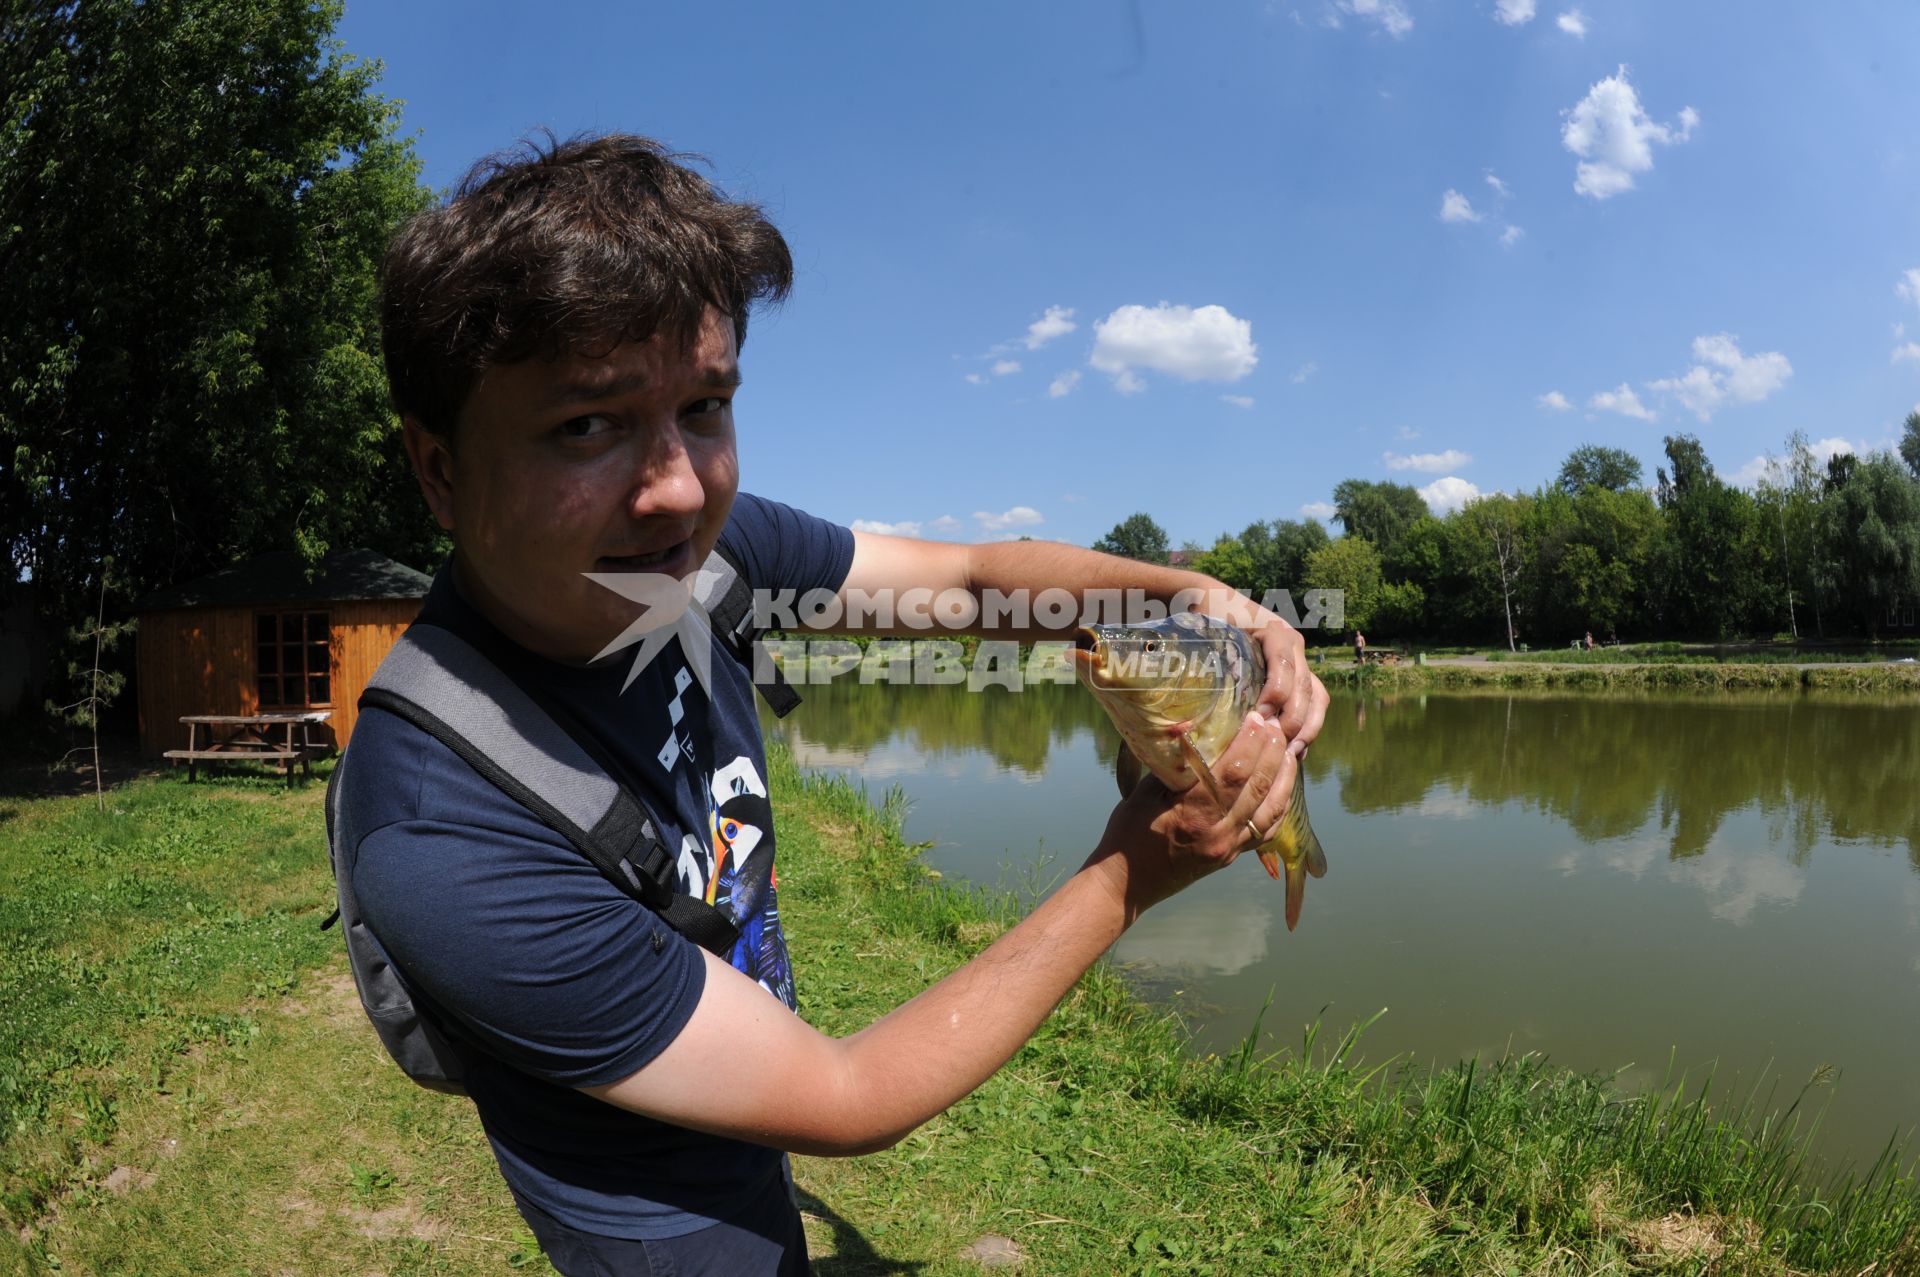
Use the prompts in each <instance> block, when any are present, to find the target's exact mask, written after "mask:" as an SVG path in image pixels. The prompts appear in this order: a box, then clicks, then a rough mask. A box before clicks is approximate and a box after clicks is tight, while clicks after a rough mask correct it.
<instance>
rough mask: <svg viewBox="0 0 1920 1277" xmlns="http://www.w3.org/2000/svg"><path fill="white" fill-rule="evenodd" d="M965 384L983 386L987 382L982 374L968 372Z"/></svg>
mask: <svg viewBox="0 0 1920 1277" xmlns="http://www.w3.org/2000/svg"><path fill="white" fill-rule="evenodd" d="M967 384H968V385H970V386H984V385H986V384H987V379H986V377H985V375H984V374H981V373H977V372H970V373H968V374H967Z"/></svg>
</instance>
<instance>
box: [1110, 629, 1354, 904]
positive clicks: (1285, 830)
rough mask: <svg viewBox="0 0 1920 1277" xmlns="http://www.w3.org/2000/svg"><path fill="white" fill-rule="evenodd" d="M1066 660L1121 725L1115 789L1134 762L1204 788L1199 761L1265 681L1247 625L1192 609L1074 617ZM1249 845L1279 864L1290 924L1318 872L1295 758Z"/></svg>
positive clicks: (1205, 773) (1125, 783) (1173, 784)
mask: <svg viewBox="0 0 1920 1277" xmlns="http://www.w3.org/2000/svg"><path fill="white" fill-rule="evenodd" d="M1074 667H1075V669H1076V671H1077V672H1078V673H1079V675H1080V681H1081V682H1083V683H1085V684H1086V685H1087V690H1089V691H1091V692H1092V693H1093V696H1094V699H1095V700H1096V701H1098V702H1099V703H1100V708H1102V709H1104V710H1106V711H1107V716H1108V717H1109V718H1111V719H1112V720H1113V725H1114V726H1115V727H1116V728H1118V729H1119V731H1120V739H1121V740H1122V742H1123V744H1122V746H1121V749H1120V757H1119V760H1118V762H1117V764H1116V766H1115V768H1114V775H1115V779H1117V780H1118V781H1119V782H1120V792H1121V793H1122V794H1127V793H1131V792H1132V790H1133V787H1134V785H1135V784H1136V783H1137V782H1138V781H1139V779H1140V775H1141V772H1140V769H1141V768H1142V767H1144V768H1146V770H1148V771H1150V772H1152V773H1153V774H1154V775H1155V776H1158V777H1159V778H1160V781H1161V783H1162V784H1164V785H1165V786H1166V787H1167V788H1168V789H1170V790H1173V791H1174V792H1175V793H1181V792H1184V791H1185V790H1188V789H1191V788H1192V787H1193V786H1194V785H1195V784H1197V783H1201V782H1203V781H1204V782H1205V783H1206V785H1207V786H1208V788H1209V789H1213V787H1214V780H1213V774H1212V772H1211V771H1209V770H1207V769H1208V768H1211V767H1212V765H1213V764H1214V763H1216V762H1218V761H1219V759H1220V756H1221V755H1222V754H1224V753H1226V752H1227V746H1228V745H1230V744H1232V743H1233V737H1234V734H1235V733H1236V732H1238V731H1239V730H1240V724H1241V723H1242V721H1243V720H1245V718H1246V716H1247V713H1248V711H1249V710H1251V709H1252V708H1253V707H1254V704H1255V702H1256V701H1258V700H1259V697H1260V689H1261V688H1262V687H1263V686H1264V685H1265V684H1266V681H1267V663H1266V658H1265V656H1264V655H1263V654H1262V652H1261V650H1260V647H1259V645H1258V644H1257V643H1255V642H1254V641H1253V639H1251V638H1249V637H1248V635H1247V633H1246V631H1245V630H1242V629H1241V628H1240V627H1239V626H1237V625H1232V624H1229V623H1228V622H1226V621H1221V620H1216V619H1215V618H1213V617H1210V616H1206V615H1203V614H1201V613H1198V612H1176V613H1174V614H1173V615H1171V616H1169V617H1167V618H1166V619H1165V620H1161V621H1154V622H1151V623H1149V624H1145V625H1089V626H1083V627H1082V628H1081V629H1080V631H1079V633H1078V635H1077V636H1076V637H1075V641H1074ZM1218 797H1219V794H1218V792H1217V790H1216V791H1215V798H1216V800H1217V799H1218ZM1224 807H1225V804H1222V808H1223V809H1224ZM1254 850H1256V851H1257V852H1258V853H1259V855H1260V863H1261V864H1263V865H1265V866H1266V869H1267V872H1268V873H1269V874H1270V875H1272V876H1273V877H1274V878H1276V879H1277V878H1279V877H1281V875H1282V873H1283V871H1284V873H1285V876H1286V882H1287V930H1289V931H1291V930H1293V928H1294V926H1295V925H1296V924H1297V923H1298V922H1299V921H1300V902H1301V899H1302V897H1303V896H1305V894H1306V888H1307V875H1308V874H1312V875H1313V876H1314V877H1316V878H1320V877H1324V876H1325V874H1326V872H1327V856H1326V852H1325V851H1323V850H1322V849H1321V846H1320V839H1319V837H1318V836H1317V835H1315V833H1314V832H1313V826H1312V825H1310V824H1308V823H1307V792H1306V769H1305V768H1304V767H1303V768H1300V769H1299V770H1297V771H1296V772H1295V774H1294V781H1293V797H1292V799H1291V800H1290V801H1289V802H1288V804H1287V814H1286V815H1285V816H1283V817H1282V818H1281V820H1280V825H1279V827H1278V828H1276V829H1275V830H1274V831H1273V833H1272V835H1271V836H1270V837H1268V838H1267V839H1266V841H1264V842H1262V843H1261V844H1260V845H1259V846H1258V847H1256V848H1255V849H1254Z"/></svg>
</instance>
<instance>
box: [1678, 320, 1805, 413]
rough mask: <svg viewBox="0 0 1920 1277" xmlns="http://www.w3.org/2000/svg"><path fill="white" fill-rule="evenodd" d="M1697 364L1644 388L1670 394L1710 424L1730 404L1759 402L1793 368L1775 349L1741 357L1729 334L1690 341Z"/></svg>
mask: <svg viewBox="0 0 1920 1277" xmlns="http://www.w3.org/2000/svg"><path fill="white" fill-rule="evenodd" d="M1693 357H1694V358H1695V359H1696V360H1698V361H1699V362H1698V363H1696V364H1694V366H1693V367H1691V368H1689V369H1688V370H1687V371H1686V374H1685V375H1684V376H1681V377H1669V378H1664V379H1662V380H1660V381H1650V382H1648V383H1647V388H1648V389H1650V390H1658V391H1662V392H1664V393H1667V394H1671V395H1672V396H1673V397H1674V398H1676V399H1678V400H1679V401H1680V402H1681V404H1682V405H1683V406H1684V407H1685V408H1686V409H1687V410H1688V411H1689V412H1691V413H1693V415H1694V416H1696V417H1698V418H1700V420H1702V421H1710V420H1712V419H1713V414H1714V413H1716V412H1718V411H1719V410H1720V409H1721V408H1723V407H1725V406H1726V405H1727V404H1729V403H1759V402H1760V401H1761V400H1762V399H1765V398H1766V397H1767V396H1768V395H1771V394H1772V393H1773V392H1774V391H1776V390H1778V389H1780V387H1782V386H1784V385H1786V384H1787V379H1788V378H1789V377H1791V376H1793V365H1792V364H1790V363H1788V362H1787V357H1786V356H1785V355H1783V354H1781V353H1780V352H1779V351H1777V350H1769V351H1766V352H1765V353H1763V354H1758V355H1743V354H1741V353H1740V344H1739V341H1738V339H1737V338H1735V337H1734V336H1733V335H1732V334H1730V333H1716V334H1714V335H1713V336H1710V337H1695V338H1694V339H1693Z"/></svg>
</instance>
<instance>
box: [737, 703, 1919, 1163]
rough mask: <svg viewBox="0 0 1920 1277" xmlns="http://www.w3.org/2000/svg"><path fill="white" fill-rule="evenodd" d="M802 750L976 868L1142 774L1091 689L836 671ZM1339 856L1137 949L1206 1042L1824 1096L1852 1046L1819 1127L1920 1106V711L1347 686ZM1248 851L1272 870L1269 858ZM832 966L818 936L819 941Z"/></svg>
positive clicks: (1196, 891) (1233, 886)
mask: <svg viewBox="0 0 1920 1277" xmlns="http://www.w3.org/2000/svg"><path fill="white" fill-rule="evenodd" d="M806 691H807V701H806V703H805V704H804V705H803V706H802V707H801V709H800V710H798V711H797V712H796V713H795V714H794V715H793V716H792V717H791V718H790V719H788V720H787V722H786V723H784V724H777V725H775V724H770V725H769V728H770V730H771V731H774V732H776V733H779V734H783V735H785V736H787V738H788V740H789V741H790V742H791V744H792V745H793V748H794V750H795V753H796V754H797V755H798V756H799V758H800V759H801V761H802V763H803V764H805V765H808V766H816V767H827V768H834V769H838V770H842V771H845V772H847V773H849V774H851V775H854V776H856V777H860V778H864V779H865V780H867V781H868V782H869V783H870V784H871V785H872V786H873V788H875V790H876V791H877V790H879V789H882V788H885V787H887V786H889V785H893V784H899V785H901V786H902V787H904V788H905V789H906V791H907V794H908V797H909V798H910V800H911V801H912V804H913V806H912V810H911V813H910V815H909V818H908V825H907V833H908V836H909V837H910V838H913V839H914V840H916V841H931V842H933V843H934V844H935V845H934V847H933V849H932V850H931V851H930V852H929V853H928V859H929V861H930V862H931V863H932V864H933V865H934V866H935V867H936V868H939V869H941V870H942V871H943V872H945V873H947V874H949V875H955V876H959V877H963V878H966V879H969V880H972V881H977V882H983V883H986V884H989V885H993V886H998V887H1002V888H1014V889H1020V888H1021V887H1023V886H1024V885H1025V884H1028V883H1031V882H1039V883H1040V884H1041V885H1045V884H1046V883H1047V882H1050V881H1052V880H1053V879H1054V878H1055V877H1057V876H1058V875H1059V874H1060V873H1063V872H1066V871H1068V870H1070V869H1071V868H1072V867H1073V866H1075V865H1077V864H1078V863H1079V860H1080V859H1081V857H1082V856H1084V855H1085V853H1086V851H1087V850H1089V849H1090V848H1091V847H1092V845H1093V842H1094V840H1095V839H1096V838H1097V837H1098V835H1099V832H1100V830H1101V829H1102V828H1103V827H1104V825H1105V822H1106V817H1107V813H1108V811H1109V810H1110V809H1111V808H1112V805H1113V803H1114V801H1115V798H1116V796H1117V795H1116V791H1115V789H1114V785H1113V780H1112V766H1113V757H1114V753H1115V750H1116V749H1117V746H1118V742H1117V738H1116V737H1115V735H1114V733H1113V732H1112V729H1111V728H1110V727H1109V726H1108V724H1107V722H1106V719H1105V716H1104V715H1103V714H1102V713H1101V712H1100V711H1099V709H1098V708H1097V707H1096V706H1095V705H1094V703H1093V700H1092V698H1091V697H1089V696H1087V695H1086V694H1085V693H1083V692H1082V691H1080V689H1078V688H1075V687H1056V686H1040V687H1029V688H1027V689H1026V690H1024V691H1022V692H1019V693H1009V692H1005V691H1004V690H1000V689H989V690H987V691H985V692H982V693H979V694H974V693H970V692H968V691H966V689H964V688H955V687H917V688H909V687H885V686H880V687H859V686H856V685H851V684H845V683H839V684H834V685H832V686H826V687H816V688H808V689H806ZM1307 771H1308V784H1309V787H1310V789H1311V790H1312V801H1313V812H1314V823H1315V826H1316V828H1317V829H1318V830H1319V832H1320V835H1321V837H1322V839H1323V840H1324V841H1325V843H1326V847H1327V855H1328V859H1329V862H1330V864H1331V869H1330V872H1329V874H1328V876H1327V878H1326V879H1324V880H1323V881H1321V882H1318V883H1316V884H1315V885H1314V889H1313V891H1312V892H1311V893H1310V894H1309V896H1308V900H1307V906H1306V912H1305V914H1304V916H1303V917H1302V920H1301V925H1300V930H1299V931H1298V932H1295V933H1293V934H1292V935H1289V934H1288V933H1287V932H1286V930H1285V928H1284V926H1283V925H1282V924H1281V922H1280V921H1279V918H1280V908H1281V905H1282V903H1283V897H1282V895H1281V893H1280V891H1279V889H1278V887H1277V886H1275V885H1274V884H1272V883H1270V882H1269V881H1268V880H1267V878H1266V876H1265V875H1264V874H1263V873H1261V872H1260V870H1259V868H1258V866H1256V865H1254V864H1253V863H1252V862H1251V861H1249V862H1248V864H1246V865H1245V866H1241V865H1235V866H1234V867H1232V868H1231V869H1229V870H1227V871H1225V872H1223V873H1220V874H1216V875H1214V876H1213V877H1211V878H1208V879H1206V880H1205V881H1203V882H1201V883H1199V884H1197V885H1196V886H1195V887H1193V888H1191V889H1190V890H1188V891H1187V892H1185V893H1183V894H1182V895H1181V896H1179V897H1177V898H1176V899H1174V900H1172V901H1169V902H1167V903H1166V904H1164V905H1162V906H1160V907H1159V908H1157V909H1155V910H1154V911H1153V912H1151V913H1150V914H1148V915H1147V917H1146V918H1145V919H1143V920H1142V921H1141V922H1140V923H1139V925H1137V926H1136V927H1135V928H1134V929H1133V930H1132V931H1131V932H1129V933H1128V935H1127V936H1126V937H1124V938H1123V940H1122V942H1121V944H1120V945H1119V946H1117V947H1116V950H1115V956H1116V957H1117V958H1118V959H1119V960H1120V961H1122V962H1125V963H1129V964H1136V965H1137V966H1138V967H1139V968H1140V969H1141V971H1142V974H1143V987H1145V988H1147V989H1149V990H1158V989H1169V990H1170V989H1173V988H1176V987H1178V988H1180V989H1181V990H1182V993H1183V997H1184V998H1185V999H1187V1000H1188V1001H1187V1002H1186V1003H1185V1004H1184V1005H1188V1006H1190V1007H1198V1008H1200V1009H1199V1011H1198V1012H1197V1013H1196V1016H1195V1020H1194V1023H1195V1031H1196V1035H1197V1037H1198V1038H1199V1041H1200V1045H1201V1046H1202V1047H1203V1049H1210V1050H1217V1049H1221V1048H1223V1047H1227V1046H1230V1045H1232V1044H1233V1043H1234V1042H1236V1041H1237V1040H1238V1039H1239V1038H1240V1037H1241V1036H1243V1035H1244V1034H1245V1033H1246V1031H1247V1029H1248V1028H1249V1026H1250V1025H1251V1024H1252V1023H1253V1019H1254V1016H1255V1014H1256V1013H1257V1012H1258V1010H1259V1008H1260V1006H1261V1004H1262V1003H1263V1002H1264V1001H1265V1000H1266V998H1267V996H1268V993H1269V991H1270V990H1271V991H1272V992H1273V995H1274V1001H1273V1010H1272V1012H1271V1013H1270V1014H1269V1015H1268V1018H1267V1020H1266V1026H1267V1027H1268V1029H1270V1030H1274V1031H1276V1032H1277V1033H1278V1034H1279V1035H1280V1036H1283V1037H1286V1038H1288V1039H1289V1040H1291V1039H1292V1032H1293V1027H1294V1026H1298V1025H1300V1024H1303V1023H1304V1022H1306V1021H1308V1020H1311V1019H1313V1018H1314V1017H1315V1016H1316V1015H1319V1014H1321V1012H1322V1008H1326V1011H1325V1019H1326V1021H1327V1024H1328V1027H1329V1028H1330V1029H1334V1030H1336V1031H1337V1030H1339V1029H1344V1028H1345V1027H1346V1025H1348V1024H1350V1023H1352V1022H1354V1021H1357V1020H1360V1019H1364V1018H1365V1017H1367V1016H1368V1015H1370V1014H1372V1013H1373V1012H1374V1011H1377V1010H1379V1009H1380V1008H1381V1007H1383V1006H1384V1007H1388V1008H1390V1010H1389V1013H1388V1014H1387V1016H1386V1017H1385V1018H1383V1019H1382V1020H1381V1021H1380V1022H1379V1023H1378V1024H1377V1025H1375V1026H1374V1028H1372V1029H1371V1030H1369V1032H1368V1034H1367V1038H1366V1041H1365V1044H1364V1046H1365V1050H1366V1052H1367V1055H1368V1058H1370V1059H1374V1060H1380V1059H1384V1058H1386V1057H1388V1056H1391V1055H1396V1054H1406V1055H1409V1056H1411V1057H1413V1058H1417V1059H1422V1060H1438V1061H1444V1062H1450V1061H1452V1060H1454V1059H1458V1058H1461V1057H1464V1056H1469V1055H1482V1056H1493V1055H1498V1054H1500V1053H1501V1052H1502V1051H1505V1050H1516V1051H1521V1050H1535V1051H1543V1052H1545V1053H1547V1054H1548V1055H1550V1056H1551V1057H1553V1058H1554V1059H1555V1060H1557V1061H1559V1062H1561V1063H1563V1064H1567V1065H1570V1066H1572V1067H1575V1068H1582V1069H1604V1070H1608V1071H1612V1070H1616V1069H1620V1068H1622V1067H1623V1066H1628V1065H1635V1066H1636V1067H1634V1068H1632V1069H1630V1070H1628V1071H1627V1072H1626V1073H1625V1074H1624V1077H1625V1078H1626V1079H1627V1080H1628V1081H1629V1083H1633V1082H1644V1083H1649V1084H1650V1083H1657V1082H1658V1081H1659V1080H1660V1079H1661V1077H1662V1076H1663V1074H1664V1072H1665V1069H1666V1065H1667V1061H1668V1058H1669V1054H1670V1053H1672V1054H1673V1055H1674V1056H1675V1058H1677V1060H1678V1061H1679V1063H1680V1065H1681V1066H1682V1067H1684V1068H1689V1069H1694V1070H1703V1069H1705V1068H1707V1067H1715V1068H1717V1070H1718V1074H1717V1079H1718V1080H1717V1082H1716V1090H1718V1091H1719V1092H1720V1093H1725V1092H1726V1089H1727V1088H1728V1087H1741V1086H1745V1085H1750V1084H1751V1083H1752V1082H1753V1080H1754V1079H1756V1078H1757V1077H1759V1076H1760V1075H1761V1073H1762V1071H1763V1070H1765V1069H1766V1068H1767V1067H1768V1066H1769V1065H1771V1069H1772V1072H1771V1073H1769V1074H1768V1075H1767V1076H1769V1077H1778V1078H1780V1079H1781V1080H1782V1085H1783V1087H1784V1088H1785V1089H1787V1090H1789V1091H1793V1090H1797V1089H1798V1086H1799V1083H1800V1082H1801V1081H1802V1080H1804V1079H1805V1078H1806V1077H1807V1076H1808V1075H1809V1074H1810V1073H1811V1072H1812V1071H1813V1070H1814V1069H1815V1068H1816V1067H1818V1066H1821V1065H1832V1066H1835V1067H1837V1068H1838V1069H1839V1070H1840V1074H1841V1083H1840V1087H1839V1089H1838V1091H1837V1093H1836V1095H1835V1098H1834V1099H1833V1101H1832V1106H1831V1108H1830V1110H1829V1112H1828V1114H1827V1117H1826V1122H1825V1125H1824V1127H1823V1136H1822V1139H1823V1145H1824V1146H1825V1147H1826V1148H1828V1149H1829V1150H1830V1151H1833V1152H1837V1153H1840V1154H1843V1155H1846V1156H1849V1157H1859V1158H1864V1159H1871V1157H1872V1156H1873V1155H1874V1154H1876V1153H1877V1152H1878V1151H1879V1146H1880V1145H1881V1144H1883V1143H1884V1142H1885V1140H1886V1137H1887V1135H1888V1134H1889V1133H1890V1131H1891V1129H1892V1128H1893V1127H1894V1126H1895V1125H1901V1126H1906V1127H1912V1126H1914V1125H1916V1124H1920V1081H1917V1080H1916V1075H1915V1070H1914V1069H1913V1067H1912V1061H1913V1060H1914V1059H1915V1058H1920V872H1917V871H1920V801H1916V783H1917V782H1920V710H1916V709H1915V708H1913V707H1910V706H1907V705H1890V704H1874V703H1870V702H1866V701H1864V700H1845V701H1818V700H1813V699H1809V698H1805V697H1776V698H1771V699H1769V698H1753V699H1734V698H1720V699H1711V700H1709V699H1683V698H1677V697H1660V698H1655V697H1630V696H1629V697H1609V698H1602V697H1596V696H1591V695H1587V696H1580V697H1568V696H1545V695H1534V696H1527V695H1510V694H1499V695H1484V694H1479V695H1475V694H1448V695H1439V694H1427V695H1421V694H1418V693H1408V694H1400V695H1395V696H1375V697H1367V698H1359V697H1353V696H1341V697H1336V699H1335V701H1334V705H1333V708H1332V711H1331V713H1330V716H1329V718H1328V722H1327V727H1326V730H1325V731H1324V732H1323V734H1322V735H1321V737H1320V740H1319V741H1318V743H1316V744H1315V746H1314V748H1313V751H1312V753H1311V754H1310V755H1309V757H1308V760H1307ZM1243 869H1244V871H1245V872H1242V870H1243ZM801 957H802V958H803V959H804V942H803V947H802V951H801Z"/></svg>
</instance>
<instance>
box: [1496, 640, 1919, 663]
mask: <svg viewBox="0 0 1920 1277" xmlns="http://www.w3.org/2000/svg"><path fill="white" fill-rule="evenodd" d="M1917 654H1920V648H1916V647H1915V646H1914V645H1913V644H1910V643H1909V644H1905V645H1901V644H1892V645H1878V646H1868V645H1853V646H1847V647H1838V648H1822V647H1796V646H1791V645H1782V646H1769V645H1766V644H1760V643H1726V644H1689V643H1674V642H1667V643H1626V644H1622V645H1620V646H1619V647H1596V648H1594V649H1593V650H1592V651H1590V652H1589V651H1586V650H1585V649H1577V650H1576V649H1574V648H1567V647H1560V648H1540V649H1536V650H1534V651H1528V652H1502V651H1490V652H1486V653H1484V655H1485V656H1486V659H1488V660H1490V661H1515V662H1521V663H1533V664H1552V665H1610V664H1622V663H1626V664H1638V665H1808V664H1858V663H1861V662H1868V663H1874V664H1879V663H1883V662H1897V661H1902V660H1907V659H1909V658H1912V657H1913V656H1915V655H1917Z"/></svg>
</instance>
